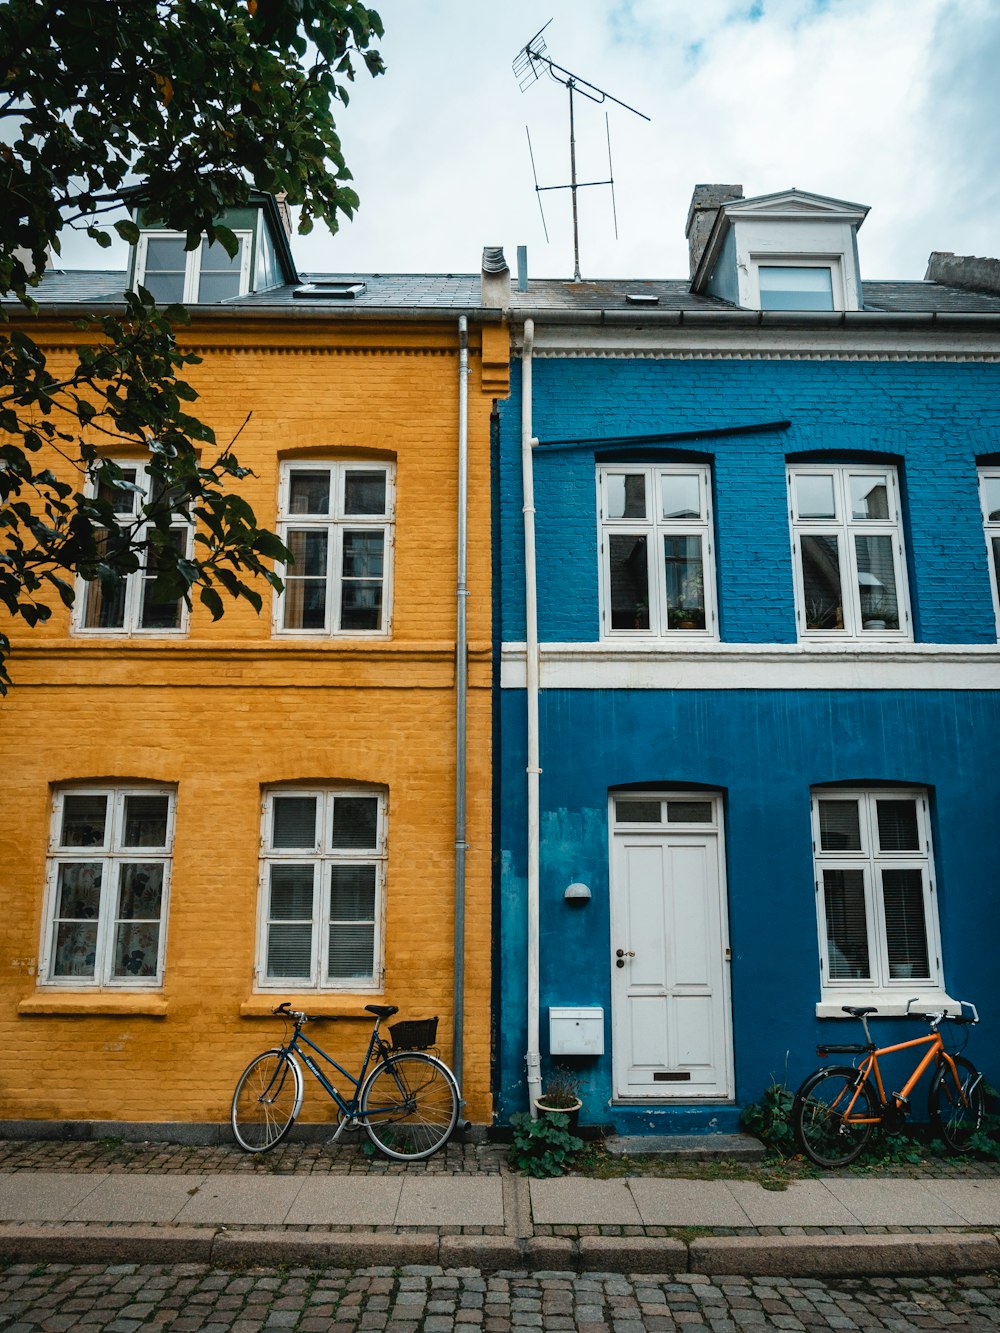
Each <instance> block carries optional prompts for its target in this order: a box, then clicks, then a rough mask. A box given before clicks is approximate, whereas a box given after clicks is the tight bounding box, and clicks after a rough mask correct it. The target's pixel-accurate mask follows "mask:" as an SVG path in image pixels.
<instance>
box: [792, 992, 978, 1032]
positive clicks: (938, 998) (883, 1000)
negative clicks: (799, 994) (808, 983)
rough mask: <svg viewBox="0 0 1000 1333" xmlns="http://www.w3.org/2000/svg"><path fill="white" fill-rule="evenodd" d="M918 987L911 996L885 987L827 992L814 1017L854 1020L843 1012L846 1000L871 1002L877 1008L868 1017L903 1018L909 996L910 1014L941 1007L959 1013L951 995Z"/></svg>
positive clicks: (858, 1005)
mask: <svg viewBox="0 0 1000 1333" xmlns="http://www.w3.org/2000/svg"><path fill="white" fill-rule="evenodd" d="M913 989H914V990H917V996H916V997H914V996H913V995H912V994H911V993H909V992H906V993H904V992H902V991H900V992H896V991H891V992H886V991H844V992H843V994H841V995H834V996H828V997H827V998H826V999H823V1000H820V1002H819V1003H818V1004H817V1005H816V1017H817V1018H843V1019H847V1020H850V1021H851V1022H855V1023H856V1022H857V1019H856V1018H854V1016H853V1015H852V1014H845V1013H844V1005H845V1004H849V1005H851V1006H853V1007H854V1008H856V1009H857V1008H862V1007H864V1006H867V1005H872V1006H873V1007H874V1008H876V1009H877V1010H878V1013H877V1014H869V1015H868V1017H869V1018H905V1017H907V1016H908V1015H907V1011H906V1006H907V1003H908V1001H909V1000H911V999H914V998H916V1003H915V1004H914V1005H913V1007H912V1009H911V1010H910V1014H909V1017H912V1016H913V1014H914V1013H917V1014H922V1013H934V1012H937V1011H938V1010H939V1009H944V1010H945V1012H946V1013H949V1014H960V1013H961V1012H962V1006H961V1005H960V1004H959V1002H958V1001H957V1000H953V999H952V998H951V996H949V995H945V993H944V991H927V990H925V991H920V990H918V988H917V987H916V986H915V987H914V988H913Z"/></svg>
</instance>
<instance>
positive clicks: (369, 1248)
mask: <svg viewBox="0 0 1000 1333" xmlns="http://www.w3.org/2000/svg"><path fill="white" fill-rule="evenodd" d="M190 1262H194V1263H206V1264H217V1265H220V1266H226V1267H235V1268H245V1267H250V1266H262V1267H279V1266H283V1265H289V1264H291V1265H300V1266H305V1267H311V1268H323V1267H336V1268H347V1269H359V1268H369V1267H372V1266H382V1267H389V1268H403V1267H406V1266H407V1265H414V1264H416V1265H424V1266H428V1265H429V1266H432V1267H442V1268H448V1269H456V1268H467V1269H472V1268H475V1269H478V1270H479V1271H481V1272H485V1273H494V1272H507V1271H511V1272H538V1271H557V1270H558V1271H560V1272H604V1273H622V1274H627V1273H699V1274H703V1275H705V1276H709V1277H711V1276H716V1275H721V1274H731V1275H733V1276H742V1277H909V1276H927V1275H928V1274H934V1275H940V1276H945V1275H947V1274H951V1273H981V1272H986V1271H989V1270H991V1269H1000V1237H998V1235H996V1234H993V1233H991V1232H972V1233H967V1234H963V1233H957V1234H956V1233H949V1234H947V1235H879V1236H703V1237H700V1238H698V1239H697V1240H693V1241H692V1242H691V1243H690V1245H685V1244H684V1242H683V1241H679V1240H673V1239H669V1238H662V1239H659V1238H657V1239H653V1238H650V1237H636V1236H622V1237H617V1236H583V1237H581V1238H580V1239H579V1240H573V1239H570V1238H568V1237H562V1236H530V1237H526V1238H524V1239H521V1238H518V1237H515V1236H500V1235H494V1236H491V1235H475V1236H460V1235H445V1236H437V1235H433V1234H406V1235H387V1234H386V1233H385V1232H375V1231H355V1232H347V1233H343V1232H342V1233H330V1232H324V1233H320V1232H302V1231H297V1232H290V1231H286V1230H279V1229H273V1228H272V1229H262V1230H259V1231H232V1232H230V1231H226V1230H224V1229H221V1230H220V1229H216V1228H212V1227H157V1226H126V1225H114V1224H113V1225H110V1226H100V1227H97V1226H78V1225H72V1224H62V1225H56V1226H25V1225H23V1224H17V1225H13V1224H10V1223H4V1224H0V1263H71V1264H72V1263H140V1264H173V1263H190Z"/></svg>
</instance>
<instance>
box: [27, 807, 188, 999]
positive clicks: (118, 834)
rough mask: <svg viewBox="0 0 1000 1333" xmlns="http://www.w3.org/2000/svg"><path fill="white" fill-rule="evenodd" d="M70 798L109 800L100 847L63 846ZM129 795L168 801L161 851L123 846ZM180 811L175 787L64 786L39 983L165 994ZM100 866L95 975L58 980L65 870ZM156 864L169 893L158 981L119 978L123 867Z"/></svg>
mask: <svg viewBox="0 0 1000 1333" xmlns="http://www.w3.org/2000/svg"><path fill="white" fill-rule="evenodd" d="M67 796H105V797H107V799H108V811H109V814H108V815H106V816H105V837H104V841H103V843H102V844H101V845H100V846H96V845H95V846H92V847H68V846H66V847H64V846H63V845H62V844H61V842H60V834H61V830H62V821H63V811H64V807H65V802H66V797H67ZM129 796H165V797H167V836H166V841H165V843H164V844H163V846H161V847H127V846H125V845H124V844H123V841H122V838H123V830H124V819H125V799H126V797H129ZM176 811H177V793H176V790H175V789H174V788H173V787H163V786H153V785H150V786H141V785H136V784H129V785H123V786H99V785H93V786H91V785H87V786H78V787H77V786H73V787H63V788H60V789H59V790H58V791H57V792H56V793H55V797H54V800H53V803H52V821H51V825H50V830H49V848H48V862H47V866H46V875H45V907H44V911H43V913H42V939H41V948H40V949H39V967H38V984H39V986H40V987H46V988H48V987H52V988H56V989H60V990H73V991H76V990H84V989H86V990H95V989H109V990H161V989H162V988H163V973H164V963H165V960H166V950H167V922H168V920H169V917H170V878H171V869H172V865H173V847H174V831H175V823H176ZM80 861H86V862H99V863H100V864H101V867H102V872H101V897H100V907H99V911H98V924H97V947H96V950H95V955H96V956H95V964H94V975H93V976H92V977H86V976H62V977H61V976H54V975H52V967H53V964H54V961H55V952H56V939H55V934H56V924H57V920H58V918H57V915H56V908H57V905H58V900H59V867H60V866H61V865H64V864H67V863H73V862H80ZM137 861H138V862H142V863H145V864H150V863H154V864H157V865H161V864H162V866H163V868H164V869H163V890H162V894H161V899H160V930H159V947H158V953H157V961H156V975H155V976H153V977H133V976H129V977H115V976H113V975H112V972H113V967H114V950H115V925H116V922H117V919H118V904H119V892H120V880H119V875H118V873H117V867H118V866H119V865H122V864H126V863H128V864H134V863H135V862H137Z"/></svg>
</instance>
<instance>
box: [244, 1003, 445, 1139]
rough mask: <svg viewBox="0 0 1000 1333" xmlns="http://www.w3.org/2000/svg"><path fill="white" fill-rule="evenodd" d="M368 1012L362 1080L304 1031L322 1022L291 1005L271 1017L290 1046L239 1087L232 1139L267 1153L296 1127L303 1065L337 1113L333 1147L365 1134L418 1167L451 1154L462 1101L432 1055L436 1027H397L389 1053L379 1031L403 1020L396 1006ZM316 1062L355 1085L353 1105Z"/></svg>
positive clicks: (253, 1069) (418, 1023)
mask: <svg viewBox="0 0 1000 1333" xmlns="http://www.w3.org/2000/svg"><path fill="white" fill-rule="evenodd" d="M365 1009H366V1011H367V1012H368V1013H370V1014H374V1016H375V1025H374V1027H373V1028H372V1034H371V1037H370V1038H369V1040H368V1050H367V1051H366V1053H365V1058H364V1062H363V1063H362V1066H361V1072H360V1073H359V1074H358V1077H357V1078H355V1077H354V1076H353V1074H350V1073H348V1071H347V1070H346V1069H345V1068H344V1067H343V1065H341V1064H338V1063H337V1061H336V1060H334V1059H333V1057H332V1056H330V1055H327V1053H326V1051H324V1050H323V1049H322V1047H320V1046H318V1045H317V1044H316V1042H314V1041H312V1040H311V1039H310V1038H309V1037H307V1036H306V1035H305V1033H304V1032H303V1031H302V1028H303V1025H304V1024H306V1023H312V1022H316V1021H318V1020H317V1019H316V1018H315V1017H311V1016H310V1015H309V1014H304V1013H302V1012H300V1011H298V1010H295V1009H292V1008H290V1006H289V1002H288V1000H285V1001H284V1003H283V1004H279V1005H278V1007H277V1008H276V1009H274V1010H272V1012H273V1013H274V1014H276V1015H278V1016H279V1017H281V1018H285V1019H288V1020H290V1021H291V1022H292V1023H293V1024H294V1027H293V1030H292V1036H291V1039H290V1040H288V1041H286V1042H285V1044H284V1045H283V1046H276V1047H274V1048H273V1049H272V1050H269V1051H264V1052H263V1053H262V1054H260V1055H258V1056H257V1057H256V1059H254V1060H251V1061H250V1063H249V1064H248V1065H247V1067H246V1069H245V1070H244V1071H243V1073H242V1074H241V1075H240V1080H239V1082H238V1083H237V1085H236V1091H235V1092H234V1093H233V1108H232V1126H233V1134H234V1136H235V1138H236V1142H237V1143H238V1144H239V1145H240V1147H241V1148H242V1149H243V1150H244V1151H245V1152H254V1153H258V1152H267V1151H268V1149H270V1148H273V1147H275V1146H276V1145H277V1144H279V1143H280V1142H281V1140H282V1139H283V1138H284V1137H285V1135H286V1134H287V1133H288V1131H289V1130H290V1129H291V1127H292V1125H293V1124H294V1123H295V1118H296V1116H297V1115H298V1114H299V1110H300V1108H301V1106H302V1093H303V1079H302V1067H301V1065H300V1064H299V1061H300V1060H301V1062H302V1064H304V1065H305V1067H306V1068H307V1069H308V1070H309V1072H310V1074H312V1076H313V1078H315V1079H316V1081H317V1082H318V1083H319V1085H320V1087H321V1088H322V1089H323V1091H324V1092H325V1093H326V1095H327V1096H328V1097H329V1098H330V1099H331V1100H332V1101H333V1102H334V1103H335V1104H336V1106H337V1111H338V1116H337V1129H336V1131H335V1133H334V1134H333V1135H332V1137H331V1139H330V1142H332V1143H336V1141H337V1140H338V1139H339V1138H340V1136H341V1134H342V1133H343V1132H344V1130H345V1129H361V1128H363V1129H364V1130H365V1133H366V1134H367V1135H368V1137H369V1138H370V1139H371V1141H372V1143H374V1145H375V1147H376V1148H378V1149H379V1151H380V1152H383V1153H384V1154H385V1155H386V1157H391V1158H393V1159H394V1160H395V1161H397V1162H417V1161H420V1160H421V1159H422V1158H424V1157H430V1156H431V1155H432V1154H433V1153H436V1152H437V1151H438V1149H439V1148H442V1147H444V1145H445V1144H446V1143H447V1142H448V1139H449V1138H450V1137H451V1134H452V1132H453V1130H454V1128H455V1125H456V1123H457V1121H458V1112H459V1106H460V1103H461V1094H460V1093H459V1090H458V1083H457V1082H456V1080H455V1075H454V1074H453V1073H452V1072H451V1070H450V1069H449V1068H448V1066H447V1065H446V1064H445V1063H444V1061H443V1060H439V1059H438V1057H437V1056H436V1055H430V1054H428V1052H427V1049H426V1048H427V1047H428V1046H432V1045H433V1044H434V1040H435V1037H436V1034H437V1019H436V1018H423V1019H416V1020H412V1021H409V1022H404V1023H396V1024H394V1025H393V1026H392V1027H390V1029H389V1031H390V1033H391V1035H392V1040H393V1044H392V1046H390V1045H389V1043H388V1042H387V1041H385V1039H384V1038H383V1037H382V1036H381V1035H380V1033H379V1023H381V1022H382V1021H383V1020H384V1019H387V1018H391V1017H392V1016H393V1014H396V1013H398V1012H399V1010H398V1008H397V1006H396V1005H394V1004H384V1005H383V1004H366V1005H365ZM307 1047H308V1049H306V1048H307ZM415 1048H419V1049H415ZM316 1056H319V1057H320V1059H322V1060H325V1061H326V1063H327V1064H328V1065H330V1066H331V1068H332V1069H335V1070H337V1072H338V1073H339V1074H341V1075H343V1077H344V1078H346V1079H347V1080H348V1082H349V1083H350V1084H351V1085H352V1087H353V1089H354V1092H353V1095H352V1096H351V1097H350V1099H349V1100H345V1098H344V1097H343V1096H342V1095H341V1094H340V1093H339V1092H338V1091H337V1089H336V1088H335V1087H334V1086H333V1084H332V1083H331V1082H330V1079H329V1078H328V1077H327V1075H326V1074H325V1073H324V1072H323V1070H322V1069H321V1067H320V1065H319V1064H318V1063H317V1060H316V1058H315V1057H316ZM296 1057H298V1058H296ZM373 1058H374V1061H375V1063H374V1064H372V1060H373ZM369 1066H371V1068H369Z"/></svg>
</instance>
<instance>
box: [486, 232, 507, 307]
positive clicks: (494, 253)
mask: <svg viewBox="0 0 1000 1333" xmlns="http://www.w3.org/2000/svg"><path fill="white" fill-rule="evenodd" d="M479 292H480V295H479V303H480V305H482V306H483V307H484V308H485V307H487V306H493V307H496V306H499V307H500V309H501V310H506V309H508V307H509V306H510V269H509V268H508V267H507V261H506V259H504V256H503V246H502V245H486V246H484V247H483V271H482V274H481V276H480V287H479Z"/></svg>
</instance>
